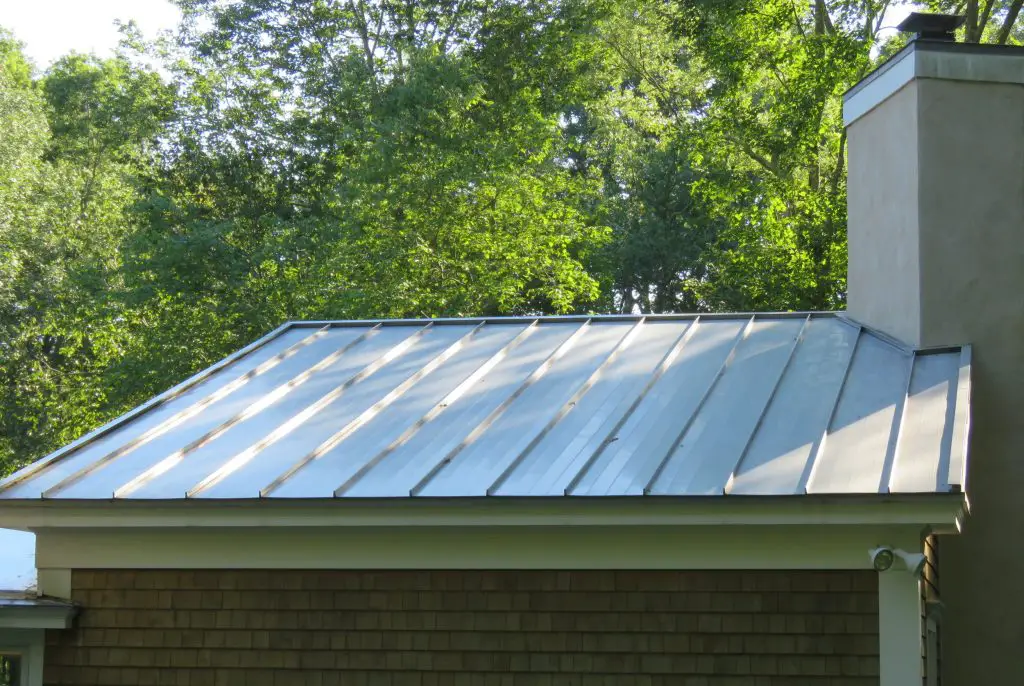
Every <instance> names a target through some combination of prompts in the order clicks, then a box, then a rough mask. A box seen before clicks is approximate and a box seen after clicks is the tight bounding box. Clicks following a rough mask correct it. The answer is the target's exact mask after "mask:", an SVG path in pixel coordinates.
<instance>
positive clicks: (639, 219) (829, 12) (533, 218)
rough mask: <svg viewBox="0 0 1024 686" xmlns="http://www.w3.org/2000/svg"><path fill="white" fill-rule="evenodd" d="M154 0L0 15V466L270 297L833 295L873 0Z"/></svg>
mask: <svg viewBox="0 0 1024 686" xmlns="http://www.w3.org/2000/svg"><path fill="white" fill-rule="evenodd" d="M1022 1H1024V0H968V1H967V2H966V4H964V5H963V6H962V8H963V10H964V11H965V12H966V13H967V14H968V17H969V20H968V26H967V28H966V29H964V38H965V39H967V40H985V41H990V42H1000V43H1014V42H1020V38H1021V25H1022V21H1021V20H1020V18H1019V13H1020V8H1021V2H1022ZM176 2H177V4H178V5H179V6H180V7H181V9H182V12H183V17H184V19H183V22H182V25H181V26H180V27H179V30H178V31H177V33H176V34H175V35H174V36H173V37H166V38H163V39H161V40H159V41H157V42H154V43H151V44H146V42H145V41H143V40H142V39H141V37H140V35H139V33H138V31H137V29H136V28H135V27H134V26H132V25H127V26H125V27H123V31H124V39H125V40H124V43H123V48H122V49H123V50H124V51H125V52H124V53H122V54H119V55H118V56H117V57H114V58H111V59H99V58H96V57H93V56H86V55H76V54H71V55H67V56H66V57H64V58H62V59H61V60H59V61H57V62H56V63H55V64H54V65H53V66H52V67H50V68H49V69H48V70H47V71H46V72H45V73H42V74H40V73H37V72H36V71H35V69H34V67H33V65H32V64H31V62H30V61H29V60H27V59H26V58H25V56H24V54H23V52H22V48H21V46H20V44H19V43H18V42H17V41H16V40H15V38H14V37H13V36H12V35H10V34H9V33H7V32H3V31H2V30H0V131H2V132H3V135H2V136H0V474H3V473H6V472H8V471H11V470H12V469H14V468H16V467H17V466H18V465H20V464H23V463H25V462H27V461H29V460H31V459H34V458H36V457H39V456H41V455H43V454H45V453H46V452H47V451H50V450H52V449H54V448H57V447H59V446H60V445H61V444H63V443H66V442H68V441H70V440H72V439H74V438H75V437H77V436H79V435H81V434H82V433H83V432H85V431H87V430H88V429H90V428H92V427H95V426H97V425H99V424H101V423H103V422H105V421H107V420H109V419H111V418H112V417H113V416H115V415H116V414H118V413H119V412H122V411H124V410H126V409H128V408H130V407H132V406H133V405H135V404H137V403H139V402H141V401H143V400H145V399H146V398H147V397H149V396H151V395H153V394H155V393H157V392H159V391H161V390H163V389H165V388H167V387H169V386H171V385H173V384H175V383H177V382H178V381H180V380H182V379H183V378H185V377H186V376H188V375H189V374H191V373H193V372H195V371H197V370H198V369H200V368H202V367H203V366H206V365H208V364H210V363H212V362H214V361H215V360H217V359H219V358H220V357H222V356H224V355H225V354H227V353H229V352H231V351H233V350H234V349H237V348H238V347H240V346H242V345H244V344H245V343H247V342H249V341H251V340H252V339H254V338H255V337H257V336H258V335H260V334H262V333H263V332H265V331H267V330H269V329H270V328H273V327H275V326H277V325H278V324H280V323H281V322H282V321H284V320H287V319H300V318H310V319H333V318H367V317H414V316H415V317H420V316H423V317H431V316H460V315H482V314H483V315H493V314H528V313H538V314H539V313H563V312H584V311H606V312H670V311H714V310H788V309H829V308H836V307H842V305H843V302H844V290H845V281H844V279H845V271H846V242H845V202H846V198H845V193H846V190H845V185H846V184H845V153H846V141H845V137H844V135H843V132H842V127H841V121H840V109H841V108H840V94H841V93H842V92H843V91H844V90H845V89H846V88H848V87H849V86H851V85H852V84H853V83H855V82H856V81H858V80H859V79H860V78H861V77H863V76H864V75H865V74H866V73H867V72H868V71H869V70H870V69H871V67H872V65H874V64H877V62H878V61H879V60H880V59H882V56H885V55H888V54H891V53H892V52H893V51H894V50H895V49H897V48H898V47H899V46H900V45H901V44H902V43H901V39H890V40H888V41H880V40H879V38H878V35H879V31H880V29H881V27H882V22H883V18H884V17H885V14H886V9H887V7H888V2H887V0H866V1H863V2H862V1H858V2H853V1H852V0H828V1H826V0H797V1H796V2H794V1H793V0H760V1H758V2H754V1H753V0H699V1H696V2H691V1H689V0H687V1H686V2H683V1H682V0H388V1H387V2H385V1H383V0H233V1H232V2H222V1H221V0H176ZM972 3H973V4H972ZM922 6H924V5H922ZM928 6H929V7H932V8H936V9H941V10H945V11H958V10H960V9H961V5H958V4H955V3H951V2H947V0H942V1H941V2H939V1H938V0H935V1H933V2H931V3H930V4H928ZM154 63H155V64H159V65H160V66H159V69H158V70H154V69H153V68H150V67H148V66H145V65H152V64H154Z"/></svg>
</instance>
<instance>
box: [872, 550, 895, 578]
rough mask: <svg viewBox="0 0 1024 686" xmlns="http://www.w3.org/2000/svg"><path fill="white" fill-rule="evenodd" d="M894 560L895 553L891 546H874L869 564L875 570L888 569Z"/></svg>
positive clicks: (882, 570)
mask: <svg viewBox="0 0 1024 686" xmlns="http://www.w3.org/2000/svg"><path fill="white" fill-rule="evenodd" d="M895 561H896V555H895V554H894V553H893V552H892V548H875V549H874V550H872V551H871V566H872V567H874V568H875V571H876V572H887V571H889V568H890V567H892V563H893V562H895Z"/></svg>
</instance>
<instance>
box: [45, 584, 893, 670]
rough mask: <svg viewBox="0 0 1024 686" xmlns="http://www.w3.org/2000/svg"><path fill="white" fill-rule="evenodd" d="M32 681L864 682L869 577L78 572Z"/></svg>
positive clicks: (872, 620)
mask: <svg viewBox="0 0 1024 686" xmlns="http://www.w3.org/2000/svg"><path fill="white" fill-rule="evenodd" d="M72 587H73V599H74V600H75V601H76V602H77V603H79V604H80V605H81V606H82V608H83V610H82V612H81V614H80V615H79V618H78V620H77V625H76V628H75V629H74V630H71V631H51V632H48V635H47V644H48V645H47V649H46V670H45V683H46V684H48V685H51V684H52V685H57V684H89V685H96V686H98V685H104V686H106V685H114V684H133V685H135V684H138V685H145V684H180V685H182V686H221V685H224V686H228V685H233V684H238V685H240V686H241V685H243V684H244V685H245V686H291V685H295V686H300V685H301V686H329V685H331V684H345V685H346V686H362V685H363V684H367V685H369V684H387V685H389V686H403V685H406V684H408V685H410V686H412V685H416V686H420V685H423V686H427V685H434V686H442V685H444V684H452V685H461V684H467V685H468V684H473V685H474V686H475V685H484V686H487V685H490V684H494V685H496V686H497V685H500V686H505V685H509V686H518V685H520V684H524V685H527V686H548V685H552V686H553V685H555V684H578V685H580V686H585V685H590V684H593V685H595V686H598V685H600V686H611V685H613V684H614V685H615V686H620V685H626V686H629V685H633V684H644V685H650V686H655V685H657V684H666V685H667V684H673V685H676V684H682V685H690V686H697V685H701V686H776V685H785V686H796V685H797V684H801V685H807V686H811V685H816V686H826V685H829V686H868V685H874V684H877V683H878V676H877V675H878V603H877V597H878V596H877V575H876V574H875V573H873V572H803V571H797V572H785V571H757V572H649V571H622V572H601V571H575V572H565V571H558V572H556V571H551V572H547V571H430V572H426V571H424V572H416V571H412V572H401V571H398V572H396V571H383V572H374V571H357V572H354V571H260V570H246V571H233V570H231V571H126V570H114V571H76V572H74V573H73V575H72Z"/></svg>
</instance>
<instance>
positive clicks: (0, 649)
mask: <svg viewBox="0 0 1024 686" xmlns="http://www.w3.org/2000/svg"><path fill="white" fill-rule="evenodd" d="M44 645H45V635H44V633H43V630H42V629H28V630H14V629H4V628H0V654H5V655H16V656H18V657H19V658H21V675H20V681H19V682H18V683H19V684H22V686H41V685H42V683H43V646H44Z"/></svg>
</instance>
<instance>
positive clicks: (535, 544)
mask: <svg viewBox="0 0 1024 686" xmlns="http://www.w3.org/2000/svg"><path fill="white" fill-rule="evenodd" d="M920 535H921V531H920V529H919V528H917V527H873V528H868V527H807V526H804V527H793V526H781V527H759V528H757V529H753V528H749V527H728V528H721V527H687V528H680V527H666V526H659V527H645V528H641V529H637V528H632V527H621V526H617V527H608V526H597V527H587V528H579V527H544V528H536V527H461V528H452V527H448V528H428V529H423V528H420V529H409V528H380V527H374V528H352V527H345V528H331V529H325V528H303V529H280V528H267V529H246V530H239V529H175V530H154V529H149V530H147V529H105V530H104V529H78V530H74V531H72V530H67V529H63V530H44V531H40V532H39V533H38V547H37V564H38V565H40V567H44V568H54V567H59V568H69V569H90V568H92V569H101V568H132V569H246V568H250V569H866V568H870V556H869V554H868V551H869V550H870V549H871V548H874V547H876V546H878V545H882V544H885V545H897V546H903V547H907V548H908V549H912V547H913V546H915V545H919V544H920V540H921V537H920Z"/></svg>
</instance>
